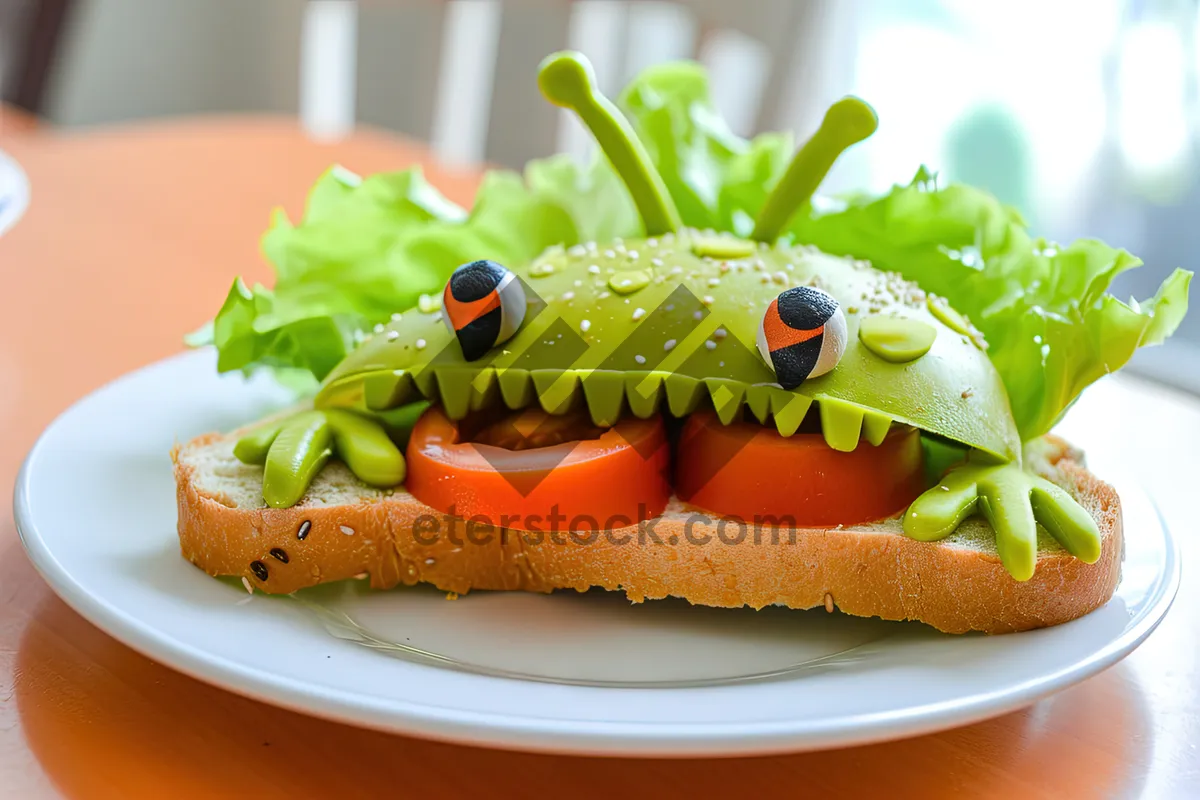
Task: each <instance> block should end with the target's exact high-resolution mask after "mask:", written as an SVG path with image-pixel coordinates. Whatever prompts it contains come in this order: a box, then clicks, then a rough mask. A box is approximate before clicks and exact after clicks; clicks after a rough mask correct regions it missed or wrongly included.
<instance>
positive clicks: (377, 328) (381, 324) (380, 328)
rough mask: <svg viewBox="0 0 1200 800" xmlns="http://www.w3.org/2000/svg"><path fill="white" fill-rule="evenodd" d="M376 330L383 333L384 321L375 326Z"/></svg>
mask: <svg viewBox="0 0 1200 800" xmlns="http://www.w3.org/2000/svg"><path fill="white" fill-rule="evenodd" d="M375 332H376V333H383V323H382V322H380V323H379V324H378V325H376V326H375Z"/></svg>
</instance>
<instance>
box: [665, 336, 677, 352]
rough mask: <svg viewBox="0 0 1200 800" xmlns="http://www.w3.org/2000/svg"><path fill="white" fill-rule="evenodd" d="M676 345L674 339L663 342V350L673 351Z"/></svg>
mask: <svg viewBox="0 0 1200 800" xmlns="http://www.w3.org/2000/svg"><path fill="white" fill-rule="evenodd" d="M676 344H678V343H677V342H676V341H675V340H674V339H667V340H666V341H665V342H663V350H667V351H670V350H674V349H675V345H676Z"/></svg>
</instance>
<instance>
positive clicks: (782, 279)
mask: <svg viewBox="0 0 1200 800" xmlns="http://www.w3.org/2000/svg"><path fill="white" fill-rule="evenodd" d="M771 280H773V281H775V282H776V283H787V274H786V273H783V272H776V273H775V274H774V275H772V276H771Z"/></svg>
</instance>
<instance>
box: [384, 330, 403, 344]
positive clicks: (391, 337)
mask: <svg viewBox="0 0 1200 800" xmlns="http://www.w3.org/2000/svg"><path fill="white" fill-rule="evenodd" d="M399 338H400V331H388V332H387V340H388V341H389V342H394V341H396V340H397V339H399Z"/></svg>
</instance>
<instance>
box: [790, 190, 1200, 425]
mask: <svg viewBox="0 0 1200 800" xmlns="http://www.w3.org/2000/svg"><path fill="white" fill-rule="evenodd" d="M789 232H790V233H791V234H792V235H794V236H795V237H796V238H797V239H798V240H800V241H804V242H807V243H810V244H814V245H816V246H817V247H819V248H821V249H822V250H825V251H826V252H829V253H833V254H835V255H852V256H854V257H855V258H863V259H868V260H870V261H871V262H872V263H873V264H874V265H875V266H876V267H878V268H880V269H884V270H890V271H895V272H898V273H900V274H901V275H903V276H904V277H906V278H908V279H910V280H913V281H916V282H917V283H918V284H920V285H921V287H922V288H924V289H925V290H926V291H929V292H934V293H936V294H939V295H941V296H943V297H945V298H946V299H947V300H949V302H950V304H951V305H952V306H953V307H954V308H955V309H957V310H958V311H959V312H960V313H963V314H966V315H967V316H968V317H969V318H970V320H971V322H972V323H974V325H975V326H976V327H977V328H979V330H980V331H981V332H982V333H983V334H984V336H985V337H986V338H987V341H988V345H989V349H988V355H989V356H990V358H991V360H992V363H994V364H995V365H996V369H997V370H998V371H999V373H1000V376H1001V377H1002V378H1003V380H1004V385H1005V387H1006V388H1007V390H1008V395H1009V401H1010V402H1011V404H1012V410H1013V415H1014V417H1015V419H1016V422H1017V427H1018V429H1019V430H1020V432H1021V437H1022V439H1024V440H1029V439H1032V438H1035V437H1037V436H1040V435H1041V434H1043V433H1046V432H1047V431H1049V430H1050V429H1051V428H1052V427H1053V426H1054V424H1055V423H1056V422H1058V420H1059V419H1060V418H1061V417H1062V415H1063V413H1065V412H1066V410H1067V409H1068V408H1069V407H1070V406H1071V404H1072V403H1074V402H1075V399H1076V398H1077V397H1078V396H1079V394H1080V392H1082V391H1083V390H1084V389H1085V388H1086V387H1087V386H1088V385H1089V384H1091V383H1092V382H1094V381H1095V380H1097V379H1098V378H1101V377H1103V376H1104V375H1106V374H1108V373H1110V372H1114V371H1115V370H1117V369H1120V368H1121V367H1122V366H1123V365H1124V364H1125V363H1126V362H1127V361H1129V359H1130V358H1131V357H1132V356H1133V353H1134V351H1135V350H1137V348H1139V347H1143V346H1146V345H1153V344H1159V343H1161V342H1162V341H1163V340H1164V339H1165V338H1166V337H1167V336H1169V335H1171V334H1172V333H1173V332H1174V331H1175V329H1176V328H1177V327H1178V325H1179V322H1180V320H1182V319H1183V315H1184V314H1185V313H1186V311H1187V303H1188V284H1189V282H1190V280H1191V273H1189V272H1185V271H1183V270H1176V271H1175V272H1174V273H1172V274H1171V275H1170V276H1169V277H1168V278H1167V279H1166V280H1165V281H1164V282H1163V284H1162V286H1161V287H1160V288H1159V290H1158V293H1157V294H1156V295H1155V296H1154V297H1153V298H1151V299H1149V300H1146V301H1142V302H1138V301H1137V300H1130V302H1129V303H1123V302H1121V301H1120V300H1118V299H1117V298H1115V297H1113V296H1112V295H1110V294H1108V293H1107V292H1108V288H1109V286H1110V285H1111V284H1112V281H1113V279H1114V278H1116V277H1117V275H1119V274H1120V273H1122V272H1124V271H1126V270H1129V269H1134V268H1136V267H1139V266H1141V264H1142V262H1141V260H1140V259H1138V258H1136V257H1134V256H1132V255H1130V254H1129V253H1127V252H1126V251H1124V250H1118V249H1116V248H1113V247H1109V246H1108V245H1106V244H1104V243H1103V242H1099V241H1096V240H1093V239H1082V240H1079V241H1076V242H1074V243H1072V244H1070V245H1067V246H1065V247H1058V246H1055V245H1052V244H1050V243H1048V242H1046V241H1045V240H1044V239H1037V238H1034V237H1032V236H1031V235H1030V234H1029V233H1028V231H1027V230H1026V228H1025V223H1024V221H1023V220H1022V219H1021V217H1020V215H1019V214H1018V213H1017V212H1016V211H1015V210H1013V209H1012V208H1008V207H1006V206H1004V205H1003V204H1001V203H1000V202H999V201H998V200H996V198H994V197H992V196H991V195H989V194H988V193H986V192H983V191H981V190H979V189H975V188H972V187H969V186H962V185H950V186H947V187H945V188H943V189H938V188H936V185H935V181H934V180H932V178H931V177H930V175H929V173H928V172H927V171H926V170H925V169H924V168H922V170H921V171H920V172H918V174H917V176H916V177H915V178H914V179H913V180H912V182H910V183H909V184H907V185H903V186H896V187H894V188H893V189H892V190H891V191H890V192H888V193H887V194H885V195H884V196H882V197H876V198H873V197H862V196H860V197H852V198H848V199H847V200H846V201H845V202H843V203H841V204H835V205H829V206H827V207H826V208H824V209H822V210H814V208H813V207H810V208H807V209H805V210H804V211H803V212H802V213H801V214H799V215H797V217H796V218H795V219H794V220H793V221H792V224H791V226H790V229H789Z"/></svg>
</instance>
